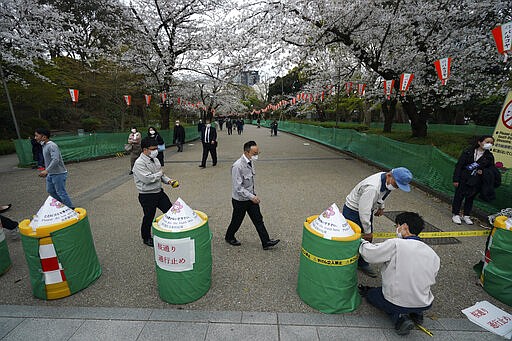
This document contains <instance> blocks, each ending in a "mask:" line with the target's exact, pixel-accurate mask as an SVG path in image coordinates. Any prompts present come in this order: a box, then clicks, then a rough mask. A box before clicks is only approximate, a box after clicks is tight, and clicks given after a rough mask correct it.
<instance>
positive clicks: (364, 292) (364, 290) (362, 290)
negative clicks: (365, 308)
mask: <svg viewBox="0 0 512 341" xmlns="http://www.w3.org/2000/svg"><path fill="white" fill-rule="evenodd" d="M371 288H373V287H369V286H367V285H361V284H359V285H358V286H357V290H359V295H361V297H366V296H368V290H370V289H371Z"/></svg>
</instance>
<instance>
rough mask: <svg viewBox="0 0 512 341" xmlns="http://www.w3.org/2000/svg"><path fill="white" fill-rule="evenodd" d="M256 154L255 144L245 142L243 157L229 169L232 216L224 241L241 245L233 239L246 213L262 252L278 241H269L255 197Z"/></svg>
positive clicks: (257, 150)
mask: <svg viewBox="0 0 512 341" xmlns="http://www.w3.org/2000/svg"><path fill="white" fill-rule="evenodd" d="M258 154H259V148H258V145H257V144H256V142H254V141H249V142H246V143H245V144H244V153H243V155H242V156H241V157H240V158H239V159H238V160H236V161H235V163H233V166H232V167H231V179H232V183H233V187H232V193H231V197H232V199H231V204H232V205H233V214H232V216H231V223H230V224H229V227H228V229H227V231H226V236H225V240H226V242H227V243H229V244H231V245H233V246H240V245H241V243H240V242H239V241H238V240H237V239H236V238H235V233H236V232H237V231H238V229H239V228H240V225H242V222H243V220H244V217H245V213H246V212H247V213H248V214H249V218H251V221H252V223H253V224H254V226H255V227H256V231H257V232H258V235H259V237H260V240H261V245H262V246H263V250H268V249H269V248H271V247H272V246H274V245H276V244H277V243H279V239H275V240H274V239H270V237H269V235H268V232H267V229H266V228H265V224H264V223H263V216H262V215H261V211H260V205H259V204H260V198H259V197H258V196H257V195H256V191H255V189H254V177H255V174H256V172H255V169H254V167H255V165H254V164H255V161H256V160H257V159H258Z"/></svg>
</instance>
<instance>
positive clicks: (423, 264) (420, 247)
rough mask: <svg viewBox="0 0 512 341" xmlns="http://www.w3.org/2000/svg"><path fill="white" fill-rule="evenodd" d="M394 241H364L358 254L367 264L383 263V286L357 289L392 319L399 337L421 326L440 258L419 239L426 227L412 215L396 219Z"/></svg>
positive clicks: (400, 215) (416, 216)
mask: <svg viewBox="0 0 512 341" xmlns="http://www.w3.org/2000/svg"><path fill="white" fill-rule="evenodd" d="M395 223H396V226H397V228H396V233H397V238H393V239H388V240H386V241H384V242H382V243H378V244H372V243H370V242H368V241H366V240H364V239H363V241H362V244H361V245H360V246H359V253H360V254H361V256H362V257H364V259H366V260H367V261H368V262H370V263H383V266H382V269H381V274H382V287H378V288H372V287H367V286H359V292H360V293H361V296H363V297H366V299H367V301H368V303H370V304H371V305H373V306H375V307H376V308H378V309H380V310H383V311H384V312H385V313H387V314H388V316H389V317H390V318H391V321H392V322H393V324H394V326H395V330H396V332H397V334H399V335H406V334H409V332H410V330H411V329H412V328H414V323H417V324H422V323H423V312H424V311H425V310H427V309H429V308H430V307H431V306H432V302H433V300H434V295H432V291H431V290H430V287H431V286H432V285H434V284H435V282H436V276H437V272H438V271H439V266H440V259H439V256H438V255H437V254H436V253H435V251H434V250H432V248H430V247H429V246H428V245H427V244H425V243H423V242H422V241H421V239H420V238H419V237H418V235H419V234H420V232H421V231H423V228H424V226H425V222H424V221H423V219H422V218H421V217H420V216H419V215H418V214H417V213H414V212H404V213H401V214H399V215H397V216H396V219H395Z"/></svg>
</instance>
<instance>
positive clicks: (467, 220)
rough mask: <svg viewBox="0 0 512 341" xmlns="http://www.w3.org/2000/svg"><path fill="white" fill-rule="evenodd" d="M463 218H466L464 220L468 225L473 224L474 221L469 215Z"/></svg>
mask: <svg viewBox="0 0 512 341" xmlns="http://www.w3.org/2000/svg"><path fill="white" fill-rule="evenodd" d="M462 219H463V220H464V222H465V223H466V224H468V225H473V222H472V221H471V219H469V216H468V215H465V216H462Z"/></svg>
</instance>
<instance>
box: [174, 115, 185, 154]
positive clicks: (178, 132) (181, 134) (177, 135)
mask: <svg viewBox="0 0 512 341" xmlns="http://www.w3.org/2000/svg"><path fill="white" fill-rule="evenodd" d="M173 138H174V143H175V144H176V147H177V148H178V153H181V152H183V144H184V143H185V128H183V126H182V125H181V124H180V121H179V120H176V122H175V125H174V135H173Z"/></svg>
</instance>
